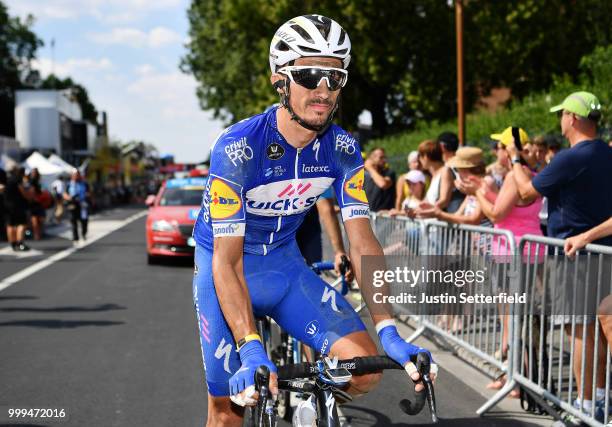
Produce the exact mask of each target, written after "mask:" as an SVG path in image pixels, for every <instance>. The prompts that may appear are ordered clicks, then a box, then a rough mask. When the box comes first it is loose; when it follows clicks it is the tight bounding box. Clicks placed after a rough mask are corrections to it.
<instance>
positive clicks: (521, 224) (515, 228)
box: [458, 128, 542, 396]
mask: <svg viewBox="0 0 612 427" xmlns="http://www.w3.org/2000/svg"><path fill="white" fill-rule="evenodd" d="M519 135H520V138H521V142H522V143H526V142H527V141H529V136H528V135H527V132H525V131H524V130H523V129H519ZM491 138H493V139H496V140H499V141H500V145H501V146H502V147H504V149H507V148H508V146H509V145H511V144H512V143H513V139H512V128H507V129H506V130H504V132H502V133H500V134H493V135H491ZM517 169H518V167H517ZM520 169H521V170H522V171H524V172H525V173H526V174H533V173H534V172H533V171H531V170H530V169H529V168H528V167H527V166H524V165H521V167H520ZM514 173H516V172H513V171H510V172H509V173H508V174H507V175H506V179H505V180H504V182H503V184H502V187H501V189H500V190H499V193H498V194H495V193H494V192H492V191H491V189H490V187H489V186H488V185H487V184H486V181H485V180H478V179H474V178H472V179H471V180H470V181H467V182H466V181H461V182H460V183H458V186H459V188H460V189H461V191H463V192H464V193H465V194H468V195H474V196H476V198H477V199H478V203H479V205H480V207H481V209H482V212H483V213H484V215H485V216H486V217H487V218H488V219H489V220H490V221H491V222H492V223H493V227H494V228H496V229H504V230H509V231H511V232H512V233H513V235H514V237H515V239H516V243H517V244H518V242H519V240H520V238H521V237H522V236H523V235H524V234H535V235H541V234H542V233H541V230H540V220H539V217H538V213H539V212H540V209H541V207H542V198H541V197H537V198H534V199H531V200H522V199H521V198H520V195H519V192H518V189H517V186H516V183H515V181H514V179H513V174H514ZM491 251H492V254H493V256H494V260H495V272H494V273H493V281H494V283H493V286H494V287H497V288H498V289H500V290H503V291H508V289H507V286H508V284H507V283H506V281H505V278H504V276H503V275H504V273H505V272H506V271H507V267H506V264H507V263H508V262H509V260H510V257H511V256H512V255H514V254H513V253H512V250H511V246H509V245H508V244H507V242H506V240H505V239H504V238H500V237H498V236H495V237H494V238H493V240H492V247H491ZM528 253H531V254H534V253H535V247H534V246H530V245H525V249H524V251H523V256H525V255H526V254H528ZM533 261H534V260H533V259H531V260H529V261H528V262H533ZM510 285H512V284H510ZM500 311H501V310H500ZM508 320H509V319H508V316H500V321H501V322H502V323H503V325H504V327H503V331H504V332H503V335H502V347H501V352H500V353H501V354H500V356H501V357H502V358H505V357H506V355H507V352H508V347H509V342H508V330H509V325H508ZM504 381H505V380H504V379H503V378H498V379H497V380H496V381H495V382H493V383H491V384H489V386H488V387H489V388H495V389H499V388H501V387H502V386H503V384H504ZM512 395H513V396H516V390H515V391H513V392H512Z"/></svg>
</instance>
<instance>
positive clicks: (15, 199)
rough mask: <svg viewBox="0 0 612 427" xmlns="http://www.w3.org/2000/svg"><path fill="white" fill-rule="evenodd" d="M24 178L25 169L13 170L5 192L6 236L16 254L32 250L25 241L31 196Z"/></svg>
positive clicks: (16, 168)
mask: <svg viewBox="0 0 612 427" xmlns="http://www.w3.org/2000/svg"><path fill="white" fill-rule="evenodd" d="M24 176H25V170H24V169H23V168H20V167H15V168H13V169H12V171H11V174H10V177H9V178H8V180H7V184H6V190H5V208H6V220H7V221H6V235H7V238H8V241H9V243H10V244H11V246H12V247H13V250H14V251H16V252H24V251H29V250H30V248H29V247H28V246H27V245H26V244H25V243H24V241H23V239H24V236H25V229H26V225H27V223H28V202H29V200H30V194H29V192H28V191H27V190H26V188H25V185H24Z"/></svg>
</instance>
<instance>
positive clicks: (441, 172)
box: [416, 140, 454, 215]
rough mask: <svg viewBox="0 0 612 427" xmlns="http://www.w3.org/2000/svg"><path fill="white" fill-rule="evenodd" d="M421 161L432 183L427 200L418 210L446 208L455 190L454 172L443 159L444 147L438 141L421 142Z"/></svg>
mask: <svg viewBox="0 0 612 427" xmlns="http://www.w3.org/2000/svg"><path fill="white" fill-rule="evenodd" d="M419 161H420V162H421V165H422V166H423V169H424V170H426V171H428V172H429V174H430V175H431V183H430V184H429V188H428V189H427V193H426V194H425V201H424V202H423V203H421V206H420V207H419V208H418V209H417V210H416V214H417V215H418V214H419V211H420V210H421V209H431V208H432V207H434V206H436V207H438V208H440V209H446V207H447V206H448V204H449V203H450V200H451V193H452V191H453V188H454V187H453V174H452V173H451V171H450V168H445V167H444V162H443V161H442V148H441V147H440V144H439V143H438V142H437V141H433V140H426V141H423V142H421V143H420V144H419Z"/></svg>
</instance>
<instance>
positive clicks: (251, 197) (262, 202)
mask: <svg viewBox="0 0 612 427" xmlns="http://www.w3.org/2000/svg"><path fill="white" fill-rule="evenodd" d="M333 180H334V179H333V178H330V177H319V178H309V179H302V180H285V181H278V182H272V183H270V184H264V185H260V186H258V187H255V188H253V189H251V190H249V191H248V192H247V193H246V199H247V201H246V203H245V204H246V210H247V211H248V212H249V213H253V214H257V215H263V216H279V215H293V214H298V213H301V212H304V211H306V210H308V209H309V208H310V207H311V206H312V205H314V204H315V203H316V201H317V199H318V198H319V196H320V195H321V193H323V192H324V191H325V190H326V189H327V188H328V187H329V186H330V185H331V183H332V182H333Z"/></svg>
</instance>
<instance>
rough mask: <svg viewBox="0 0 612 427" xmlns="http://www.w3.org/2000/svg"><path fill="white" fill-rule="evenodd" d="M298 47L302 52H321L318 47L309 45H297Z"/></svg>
mask: <svg viewBox="0 0 612 427" xmlns="http://www.w3.org/2000/svg"><path fill="white" fill-rule="evenodd" d="M298 47H299V48H300V50H301V51H302V52H308V53H321V51H320V50H319V49H313V48H310V47H306V46H298Z"/></svg>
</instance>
